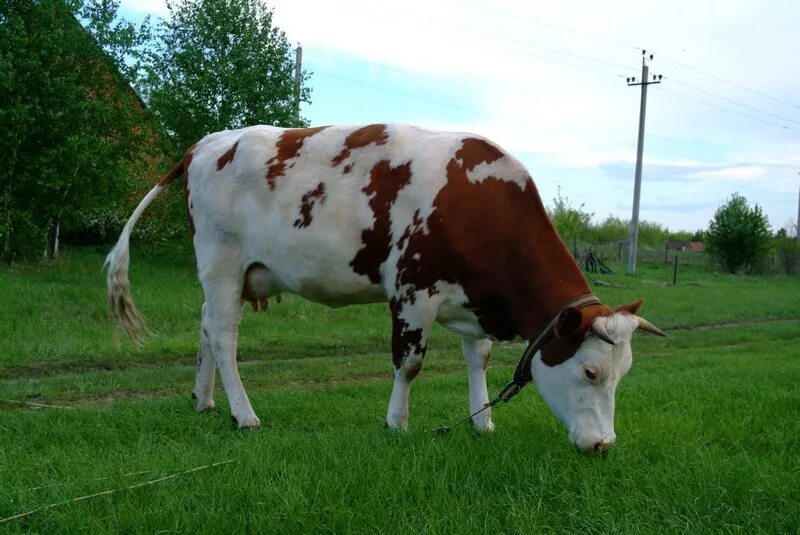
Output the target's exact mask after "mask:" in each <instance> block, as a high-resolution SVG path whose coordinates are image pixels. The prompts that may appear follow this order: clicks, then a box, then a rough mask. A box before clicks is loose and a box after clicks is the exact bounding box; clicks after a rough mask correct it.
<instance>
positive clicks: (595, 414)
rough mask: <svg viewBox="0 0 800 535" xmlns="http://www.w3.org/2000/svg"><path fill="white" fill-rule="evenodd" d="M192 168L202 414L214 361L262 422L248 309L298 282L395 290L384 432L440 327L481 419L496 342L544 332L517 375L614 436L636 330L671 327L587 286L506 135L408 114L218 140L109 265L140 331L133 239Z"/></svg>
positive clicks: (116, 304) (254, 131) (396, 418)
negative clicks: (248, 346)
mask: <svg viewBox="0 0 800 535" xmlns="http://www.w3.org/2000/svg"><path fill="white" fill-rule="evenodd" d="M182 175H183V176H184V177H185V194H186V204H187V209H188V215H189V225H190V229H191V232H192V235H193V241H194V249H195V253H196V257H197V270H198V274H199V279H200V282H201V284H202V287H203V292H204V294H205V303H204V304H203V307H202V320H201V329H200V348H199V351H198V369H197V377H196V382H195V387H194V391H193V397H194V398H195V399H196V401H197V410H200V411H204V410H208V409H211V408H213V407H214V400H213V397H212V394H213V389H214V378H215V363H216V368H218V369H219V373H220V377H221V379H222V383H223V386H224V388H225V393H226V394H227V397H228V401H229V403H230V409H231V415H232V418H233V420H234V421H235V424H236V425H237V426H238V427H239V428H252V427H257V426H259V425H260V421H259V419H258V417H257V416H256V414H255V412H254V411H253V407H252V406H251V404H250V400H249V399H248V397H247V394H246V393H245V389H244V387H243V386H242V382H241V379H240V377H239V372H238V369H237V364H236V344H237V331H238V325H239V321H240V317H241V314H242V308H243V305H245V304H246V303H250V304H251V305H252V307H253V309H254V310H259V309H266V307H267V305H268V300H269V299H270V298H272V297H274V296H280V294H282V293H287V292H288V293H294V294H297V295H299V296H302V297H303V298H305V299H308V300H311V301H314V302H317V303H323V304H325V305H328V306H331V307H339V306H344V305H350V304H356V303H376V302H387V301H388V304H389V310H390V312H391V317H392V336H391V354H392V362H393V365H394V386H393V388H392V393H391V398H390V401H389V408H388V411H387V414H386V421H385V422H386V426H387V427H389V428H392V429H407V427H408V417H409V411H408V400H409V389H410V385H411V382H412V381H413V380H414V378H415V377H416V376H417V374H418V373H419V372H420V370H421V368H422V363H423V358H424V357H425V352H426V349H427V347H428V338H429V335H430V333H431V328H432V325H433V324H434V322H438V323H439V324H440V325H442V326H444V327H445V328H446V329H447V330H449V331H452V332H453V333H455V334H457V335H458V336H460V337H461V340H462V345H463V353H464V356H465V358H466V363H467V369H468V373H469V405H470V410H471V411H472V412H473V416H472V424H473V425H474V427H475V429H476V430H477V431H479V432H489V431H493V430H494V423H493V422H492V417H491V410H490V409H488V403H489V397H488V393H487V385H486V369H487V367H488V363H489V354H490V350H491V348H492V341H495V340H512V339H519V338H521V339H522V340H525V341H528V342H529V343H532V341H533V340H534V339H537V337H538V341H537V343H536V346H535V347H532V346H529V350H530V349H532V350H531V351H529V353H530V355H531V356H530V358H529V359H528V361H526V362H524V365H521V368H522V375H527V376H528V378H529V379H530V378H531V377H532V378H533V379H534V380H535V383H536V385H537V388H538V390H539V392H540V393H541V395H542V397H543V398H544V400H545V402H546V403H547V405H548V406H549V407H550V409H551V410H552V411H553V413H554V414H555V416H556V417H557V418H558V419H559V420H560V421H561V422H563V423H564V424H565V425H566V426H567V428H568V429H569V440H570V442H571V443H572V444H574V445H575V446H577V447H578V448H579V449H581V450H584V451H591V450H600V451H606V450H607V449H608V448H609V447H610V446H611V445H612V444H613V443H614V441H615V439H616V435H615V433H614V406H615V392H616V388H617V385H618V383H619V381H620V379H622V377H623V376H624V375H625V374H626V373H627V372H628V369H629V368H630V366H631V361H632V355H631V346H630V341H631V337H632V335H633V332H634V331H636V330H637V329H639V330H644V331H647V332H651V333H654V334H658V335H663V334H664V333H663V332H661V331H660V330H658V329H657V328H656V327H654V326H653V325H652V324H651V323H649V322H648V321H646V320H645V319H643V318H641V317H639V316H637V315H636V314H637V311H638V309H639V307H640V306H641V304H642V301H641V300H640V301H637V302H635V303H632V304H628V305H623V306H621V307H618V308H615V309H612V308H611V307H609V306H607V305H605V304H602V303H601V302H600V301H599V300H597V299H596V298H593V297H592V296H591V290H590V288H589V284H588V283H587V281H586V279H585V278H584V276H583V274H582V272H581V270H580V268H579V267H578V265H577V264H576V262H575V261H574V260H573V258H572V256H571V255H570V253H569V251H568V250H567V248H566V247H565V245H564V243H563V242H562V240H561V238H560V237H559V235H558V233H557V231H556V229H555V227H554V226H553V224H552V223H551V221H550V219H549V217H548V215H547V212H546V210H545V207H544V206H543V204H542V201H541V198H540V197H539V194H538V192H537V189H536V186H535V185H534V182H533V180H532V179H531V177H530V176H529V174H528V172H527V171H526V169H525V167H524V166H523V165H522V164H521V163H520V162H519V161H518V160H516V159H515V158H514V157H513V156H511V155H510V154H508V153H507V152H506V151H504V150H503V149H502V148H500V147H499V146H498V145H497V144H495V143H493V142H491V141H489V140H488V139H486V138H484V137H481V136H478V135H474V134H468V133H456V132H440V131H433V130H426V129H422V128H417V127H414V126H409V125H402V124H370V125H366V126H323V127H315V128H293V129H284V128H278V127H273V126H252V127H248V128H242V129H238V130H225V131H222V132H217V133H212V134H209V135H207V136H205V137H204V138H203V139H201V140H200V141H199V142H198V143H197V144H195V145H193V146H192V147H190V148H189V149H188V150H187V151H186V153H185V156H184V157H183V159H182V160H181V161H179V162H178V163H177V164H176V165H175V166H174V167H173V168H172V169H171V170H170V171H169V172H168V173H167V174H166V175H165V176H164V177H163V179H162V180H161V181H160V182H159V183H158V184H157V185H156V186H155V187H153V188H152V189H151V190H150V191H149V193H147V195H146V196H145V197H144V198H143V199H142V201H141V202H140V203H139V205H138V206H137V207H136V209H135V211H134V212H133V214H132V215H131V217H130V219H129V220H128V222H127V223H126V225H125V227H124V228H123V230H122V233H121V235H120V237H119V241H118V242H117V244H116V246H115V247H114V248H113V249H112V250H111V252H110V253H109V255H108V257H107V259H106V265H107V285H108V294H109V302H110V307H111V310H112V313H113V315H114V316H116V318H117V321H118V323H119V324H120V326H121V327H123V328H124V329H125V330H126V331H127V332H128V333H129V335H130V336H131V337H132V338H133V339H134V341H141V339H142V336H143V334H144V333H145V325H144V322H143V319H142V317H141V315H140V314H139V312H138V311H137V309H136V307H135V305H134V303H133V301H132V299H131V293H130V284H129V280H128V268H129V239H130V234H131V231H132V229H133V226H134V224H135V223H136V221H137V220H138V219H139V217H140V216H141V215H142V212H143V211H144V210H145V208H147V206H148V205H149V204H150V203H151V201H153V199H155V198H156V196H158V195H159V193H161V191H162V190H163V189H164V188H165V187H167V185H168V184H170V183H171V182H173V181H174V180H176V179H177V178H179V177H180V176H182ZM586 296H589V298H588V299H586ZM533 350H535V351H533ZM481 409H488V410H483V411H482V412H479V411H481ZM475 413H477V414H475Z"/></svg>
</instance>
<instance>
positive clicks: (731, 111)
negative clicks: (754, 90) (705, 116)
mask: <svg viewBox="0 0 800 535" xmlns="http://www.w3.org/2000/svg"><path fill="white" fill-rule="evenodd" d="M659 91H664V92H665V93H671V94H673V95H677V96H679V97H681V98H685V99H686V100H691V101H694V102H698V103H700V104H703V105H705V106H709V107H711V108H716V109H718V110H721V111H725V112H728V113H732V114H734V115H738V116H740V117H744V118H746V119H751V120H753V121H758V122H759V123H764V124H768V125H770V126H777V127H778V128H782V129H784V130H791V131H793V132H800V130H797V129H795V128H791V127H789V126H786V125H782V124H778V123H773V122H772V121H767V120H765V119H761V118H759V117H753V116H752V115H747V114H746V113H740V112H738V111H736V110H732V109H730V108H725V107H723V106H718V105H716V104H712V103H711V102H706V101H705V100H700V99H699V98H694V97H690V96H688V95H684V94H683V93H678V92H677V91H671V90H669V89H664V88H663V87H661V88H659Z"/></svg>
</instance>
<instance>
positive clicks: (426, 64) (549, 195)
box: [121, 0, 800, 234]
mask: <svg viewBox="0 0 800 535" xmlns="http://www.w3.org/2000/svg"><path fill="white" fill-rule="evenodd" d="M266 3H267V5H268V6H269V7H271V8H273V9H274V20H273V22H274V23H275V24H276V25H277V26H278V27H279V28H280V29H281V30H283V31H284V32H285V33H286V36H287V38H288V39H289V41H290V42H291V43H293V44H297V43H299V44H301V45H302V48H303V68H304V69H305V70H307V71H309V72H310V73H311V78H310V81H309V82H308V85H309V86H310V87H311V89H312V103H311V104H306V105H304V106H303V108H302V111H301V115H302V116H303V117H304V118H306V119H308V120H309V121H310V122H311V124H312V125H325V124H363V123H373V122H400V123H409V124H415V125H417V126H422V127H427V128H435V129H441V130H454V131H466V132H473V133H476V134H480V135H483V136H486V137H488V138H489V139H491V140H493V141H494V142H495V143H497V144H499V145H500V146H501V147H503V148H504V149H505V150H506V151H508V152H510V153H511V154H513V155H514V156H515V157H517V158H518V159H519V160H521V161H522V162H523V163H524V164H525V166H526V167H527V168H528V171H529V172H530V174H531V176H532V177H533V179H534V181H535V182H536V185H537V188H538V189H539V192H540V194H541V196H542V198H543V200H544V202H545V204H547V205H552V203H553V199H554V198H555V197H556V196H557V195H558V192H559V188H560V192H561V195H563V196H564V197H566V198H567V199H568V200H569V201H570V202H571V203H572V204H573V206H576V207H577V206H580V205H583V209H584V210H586V211H588V212H591V213H593V214H594V218H593V219H594V220H595V221H601V220H602V219H604V218H605V217H607V216H608V215H614V216H617V217H620V218H623V219H629V218H630V217H631V209H632V204H633V184H634V168H635V162H636V144H637V131H638V124H639V110H640V103H641V90H640V87H639V86H631V87H629V86H628V85H627V82H626V79H627V78H628V77H636V80H637V81H640V79H641V72H642V50H647V57H649V55H650V54H653V59H652V60H648V62H647V63H648V67H649V69H650V73H651V75H652V74H660V75H662V76H663V78H662V79H661V83H660V84H652V85H649V86H648V89H647V113H646V123H645V142H644V165H643V172H642V194H641V208H640V218H641V219H645V220H648V221H654V222H658V223H661V224H662V225H665V226H667V227H669V229H670V230H690V231H694V230H698V229H705V228H707V226H708V222H709V220H711V219H712V218H713V216H714V212H715V210H716V209H717V208H718V207H719V206H720V205H721V204H723V203H724V202H725V201H726V200H727V199H728V198H729V197H730V195H731V194H733V193H734V192H738V193H740V194H742V195H744V196H745V197H746V198H747V199H748V201H749V202H750V203H751V204H758V205H759V206H760V207H761V208H762V210H763V211H764V213H765V214H766V215H767V216H768V217H769V219H770V222H771V224H772V227H773V229H774V230H777V229H778V228H781V227H784V226H787V224H789V222H790V221H795V220H796V219H797V213H798V191H799V188H800V69H798V68H797V67H798V64H800V59H798V57H797V55H798V52H800V28H798V25H797V21H798V20H800V2H798V1H797V0H775V1H769V0H753V1H739V0H728V1H726V2H724V3H723V2H706V1H703V2H698V1H696V0H692V1H687V0H670V1H669V2H666V1H653V2H642V1H631V0H620V1H617V2H600V1H586V0H584V1H577V0H562V1H558V2H542V1H539V2H530V1H527V2H526V1H519V0H492V1H488V0H441V1H439V0H427V1H423V0H405V1H404V2H385V1H381V0H372V1H366V0H337V1H335V2H332V1H330V0H327V1H318V0H308V1H303V0H273V1H270V2H266ZM121 14H122V15H123V16H124V17H125V18H127V19H129V20H141V18H142V17H143V16H144V15H145V14H151V15H154V16H156V17H167V16H169V12H168V10H167V8H166V5H165V2H164V1H163V0H122V10H121ZM792 234H794V230H793V229H792Z"/></svg>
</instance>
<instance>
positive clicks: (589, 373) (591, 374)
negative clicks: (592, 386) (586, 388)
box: [583, 368, 597, 383]
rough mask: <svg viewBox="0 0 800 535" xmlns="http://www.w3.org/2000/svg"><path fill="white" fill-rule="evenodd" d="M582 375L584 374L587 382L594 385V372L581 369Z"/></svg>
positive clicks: (595, 373)
mask: <svg viewBox="0 0 800 535" xmlns="http://www.w3.org/2000/svg"><path fill="white" fill-rule="evenodd" d="M583 374H584V375H585V376H586V378H587V379H589V381H591V382H592V383H594V382H595V381H596V380H597V372H596V371H594V370H593V369H591V368H584V369H583Z"/></svg>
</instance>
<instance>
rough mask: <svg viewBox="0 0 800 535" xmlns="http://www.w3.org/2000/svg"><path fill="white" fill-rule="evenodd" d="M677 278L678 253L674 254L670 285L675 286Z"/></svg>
mask: <svg viewBox="0 0 800 535" xmlns="http://www.w3.org/2000/svg"><path fill="white" fill-rule="evenodd" d="M677 280H678V255H677V253H676V254H675V266H674V267H673V268H672V285H673V286H675V282H676V281H677Z"/></svg>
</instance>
